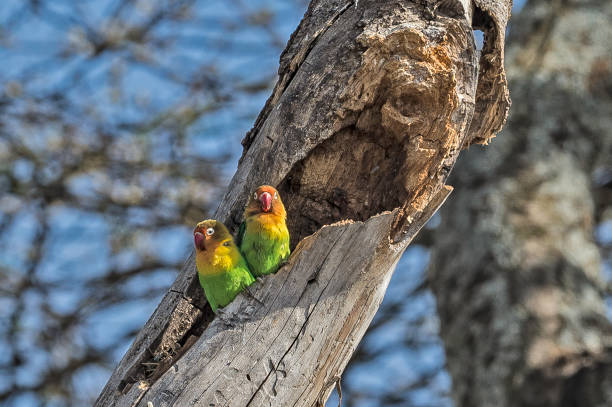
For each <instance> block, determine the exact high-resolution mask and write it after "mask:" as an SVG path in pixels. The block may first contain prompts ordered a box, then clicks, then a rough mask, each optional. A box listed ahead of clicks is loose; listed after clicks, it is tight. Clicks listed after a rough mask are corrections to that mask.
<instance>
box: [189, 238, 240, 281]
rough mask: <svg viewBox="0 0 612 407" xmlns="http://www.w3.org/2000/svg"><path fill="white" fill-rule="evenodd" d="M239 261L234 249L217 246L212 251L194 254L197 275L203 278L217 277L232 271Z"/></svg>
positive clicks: (238, 254) (237, 253)
mask: <svg viewBox="0 0 612 407" xmlns="http://www.w3.org/2000/svg"><path fill="white" fill-rule="evenodd" d="M239 260H240V253H239V252H238V250H237V249H236V248H235V247H231V246H223V245H219V246H217V247H216V248H214V249H210V250H206V251H200V252H197V253H196V267H197V269H198V273H200V274H202V275H204V276H212V275H218V274H221V273H225V272H227V271H229V270H232V269H233V268H234V267H235V266H236V265H237V264H238V261H239Z"/></svg>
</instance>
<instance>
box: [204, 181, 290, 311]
mask: <svg viewBox="0 0 612 407" xmlns="http://www.w3.org/2000/svg"><path fill="white" fill-rule="evenodd" d="M286 220H287V213H286V212H285V207H284V206H283V202H282V201H281V199H280V196H279V194H278V191H277V190H276V189H274V188H273V187H271V186H269V185H262V186H260V187H259V188H257V189H256V190H255V192H253V194H251V196H250V197H249V201H248V203H247V206H246V208H245V209H244V222H242V224H241V225H240V229H239V231H238V239H237V241H236V242H234V239H233V238H232V235H231V234H230V232H229V231H228V230H227V228H226V227H225V225H224V224H223V223H221V222H219V221H217V220H214V219H208V220H205V221H202V222H200V223H198V224H197V225H196V227H195V230H194V231H193V242H194V245H195V251H196V267H197V269H198V277H199V279H200V284H201V285H202V288H203V289H204V294H206V299H207V300H208V303H209V304H210V306H211V308H212V310H213V311H215V312H216V311H217V308H220V307H225V306H226V305H227V304H229V303H230V302H232V300H233V299H234V298H235V297H236V295H238V293H240V292H241V291H242V290H244V289H245V288H246V287H248V286H249V285H251V284H252V283H254V282H255V278H256V277H260V276H264V275H266V274H270V273H274V272H276V270H278V268H279V266H280V265H281V263H283V262H284V261H285V260H286V259H287V258H288V257H289V253H290V251H289V230H288V229H287V223H286Z"/></svg>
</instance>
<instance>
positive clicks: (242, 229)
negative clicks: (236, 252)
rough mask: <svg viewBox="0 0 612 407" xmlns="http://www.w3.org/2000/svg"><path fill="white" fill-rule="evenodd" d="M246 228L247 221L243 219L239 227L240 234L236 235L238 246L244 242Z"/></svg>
mask: <svg viewBox="0 0 612 407" xmlns="http://www.w3.org/2000/svg"><path fill="white" fill-rule="evenodd" d="M245 230H246V221H242V223H241V224H240V227H239V228H238V236H236V246H238V247H240V245H241V244H242V238H243V237H244V232H245Z"/></svg>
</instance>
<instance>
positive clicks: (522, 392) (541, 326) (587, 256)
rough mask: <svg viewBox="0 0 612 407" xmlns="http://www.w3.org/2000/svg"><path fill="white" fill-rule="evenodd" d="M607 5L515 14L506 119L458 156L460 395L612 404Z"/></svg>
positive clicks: (445, 237) (446, 273) (443, 276)
mask: <svg viewBox="0 0 612 407" xmlns="http://www.w3.org/2000/svg"><path fill="white" fill-rule="evenodd" d="M610 19H612V3H611V2H610V1H608V0H594V1H589V2H561V1H528V3H527V5H526V6H525V8H524V10H523V11H522V12H521V14H519V15H518V16H517V17H516V18H515V19H514V20H513V21H514V23H513V25H512V30H511V37H510V40H509V43H508V44H509V45H508V52H507V54H508V56H509V61H508V71H509V78H510V88H511V89H512V95H513V99H514V107H513V109H512V113H511V115H510V119H509V121H508V125H507V126H506V128H505V130H504V134H503V135H502V136H500V137H499V138H498V139H497V140H496V141H495V142H494V143H493V144H492V145H491V146H490V147H489V148H488V149H487V151H486V152H484V154H483V152H482V151H470V152H468V153H467V154H466V156H465V157H463V159H462V160H461V163H460V164H459V165H458V166H457V169H456V172H454V174H453V177H454V182H453V184H455V185H456V187H457V194H454V195H453V199H450V200H449V202H448V204H447V205H446V206H445V208H444V210H443V211H442V218H443V221H442V224H441V226H440V228H439V232H438V235H437V239H436V247H435V250H434V253H433V255H432V260H433V266H432V268H431V273H430V281H431V286H432V288H433V290H434V293H435V295H436V299H437V304H438V312H439V315H440V320H441V334H442V337H443V340H444V343H445V348H446V354H447V361H448V366H449V371H450V373H451V375H452V378H453V397H454V399H455V401H456V404H457V406H458V407H467V406H499V407H507V406H589V407H590V406H602V407H603V406H610V405H612V325H611V324H610V321H609V320H608V318H607V317H606V312H605V304H604V296H605V290H604V286H603V284H602V281H601V276H600V272H601V261H600V256H599V252H598V248H597V246H596V245H595V243H594V241H593V226H594V224H596V223H597V217H598V216H597V215H598V212H599V213H601V212H603V209H604V207H605V206H610V205H611V204H612V203H611V202H610V201H608V202H607V204H606V205H604V204H603V202H599V203H598V202H597V196H598V195H600V194H598V188H600V187H602V185H598V177H597V175H596V174H597V172H599V171H601V170H603V169H605V168H606V167H607V170H608V171H609V170H610V163H611V162H612V131H611V130H610V129H612V52H611V48H610V39H611V38H612V28H611V27H610V24H609V21H610ZM595 27H596V28H595ZM608 188H609V186H608ZM608 196H609V195H608Z"/></svg>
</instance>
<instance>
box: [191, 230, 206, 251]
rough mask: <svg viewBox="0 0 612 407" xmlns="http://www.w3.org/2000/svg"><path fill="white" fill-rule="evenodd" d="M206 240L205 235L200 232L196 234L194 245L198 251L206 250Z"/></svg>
mask: <svg viewBox="0 0 612 407" xmlns="http://www.w3.org/2000/svg"><path fill="white" fill-rule="evenodd" d="M205 240H206V238H205V237H204V235H203V234H202V233H200V232H195V233H194V234H193V244H194V245H195V247H196V249H198V250H206V246H205V245H204V241H205Z"/></svg>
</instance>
